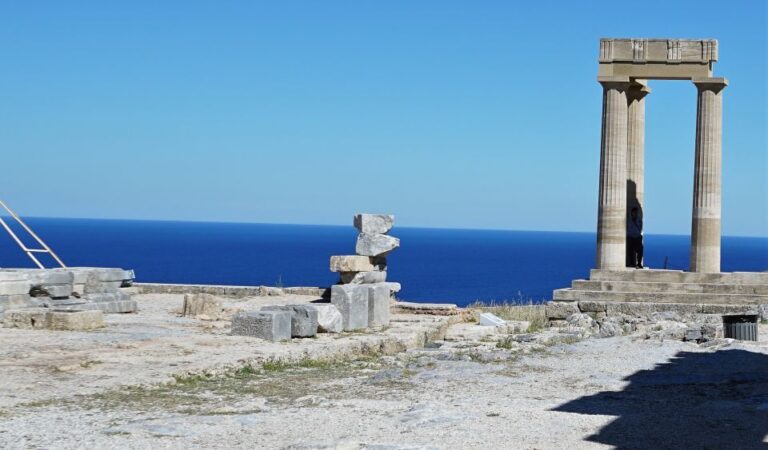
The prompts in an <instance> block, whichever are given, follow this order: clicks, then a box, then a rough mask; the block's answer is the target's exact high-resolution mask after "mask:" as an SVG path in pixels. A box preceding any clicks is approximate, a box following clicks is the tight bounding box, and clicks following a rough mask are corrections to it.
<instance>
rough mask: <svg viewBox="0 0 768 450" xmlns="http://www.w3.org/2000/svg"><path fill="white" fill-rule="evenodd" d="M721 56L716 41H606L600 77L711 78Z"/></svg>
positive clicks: (602, 48) (603, 44) (601, 47)
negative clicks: (718, 56)
mask: <svg viewBox="0 0 768 450" xmlns="http://www.w3.org/2000/svg"><path fill="white" fill-rule="evenodd" d="M717 54H718V43H717V40H715V39H614V38H603V39H601V40H600V56H599V62H600V68H599V71H598V74H599V75H603V76H629V77H631V78H643V79H658V80H690V79H693V78H698V77H711V76H712V67H713V66H714V64H715V62H716V61H717Z"/></svg>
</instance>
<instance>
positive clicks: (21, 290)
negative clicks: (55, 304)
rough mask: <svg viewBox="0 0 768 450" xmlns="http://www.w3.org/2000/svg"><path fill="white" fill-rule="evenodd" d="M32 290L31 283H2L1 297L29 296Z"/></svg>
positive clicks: (0, 283)
mask: <svg viewBox="0 0 768 450" xmlns="http://www.w3.org/2000/svg"><path fill="white" fill-rule="evenodd" d="M31 288H32V284H31V283H30V282H29V281H0V295H21V294H29V290H30V289H31Z"/></svg>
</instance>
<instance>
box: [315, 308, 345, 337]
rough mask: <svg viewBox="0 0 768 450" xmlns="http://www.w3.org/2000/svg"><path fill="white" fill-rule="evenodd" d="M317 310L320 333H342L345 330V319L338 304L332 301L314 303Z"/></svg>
mask: <svg viewBox="0 0 768 450" xmlns="http://www.w3.org/2000/svg"><path fill="white" fill-rule="evenodd" d="M311 306H312V308H315V310H316V311H317V325H318V327H317V331H318V332H320V333H341V332H342V331H344V319H343V318H342V317H341V313H340V312H339V310H338V308H336V306H334V305H332V304H330V303H313V304H312V305H311Z"/></svg>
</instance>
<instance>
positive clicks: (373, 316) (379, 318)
mask: <svg viewBox="0 0 768 450" xmlns="http://www.w3.org/2000/svg"><path fill="white" fill-rule="evenodd" d="M367 286H368V326H369V327H382V326H387V325H389V303H390V296H389V287H388V286H386V284H385V283H379V284H370V285H367Z"/></svg>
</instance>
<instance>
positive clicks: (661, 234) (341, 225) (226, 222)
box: [0, 214, 768, 239]
mask: <svg viewBox="0 0 768 450" xmlns="http://www.w3.org/2000/svg"><path fill="white" fill-rule="evenodd" d="M0 217H3V218H5V217H9V216H6V215H2V214H0ZM21 218H22V219H24V220H26V219H58V220H61V219H63V220H96V221H98V220H103V221H123V222H170V223H201V224H204V223H209V224H230V225H287V226H313V227H346V226H351V225H345V224H316V223H286V222H247V221H234V220H232V221H230V220H183V219H136V218H105V217H51V216H21ZM397 228H408V229H424V230H456V231H519V232H526V233H574V234H596V233H597V231H596V230H595V231H582V230H579V231H576V230H526V229H513V228H467V227H430V226H409V225H406V226H400V227H397ZM649 235H652V236H690V234H681V233H649ZM721 237H737V238H755V239H768V235H766V236H755V235H739V234H736V235H730V234H729V235H722V236H721Z"/></svg>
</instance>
